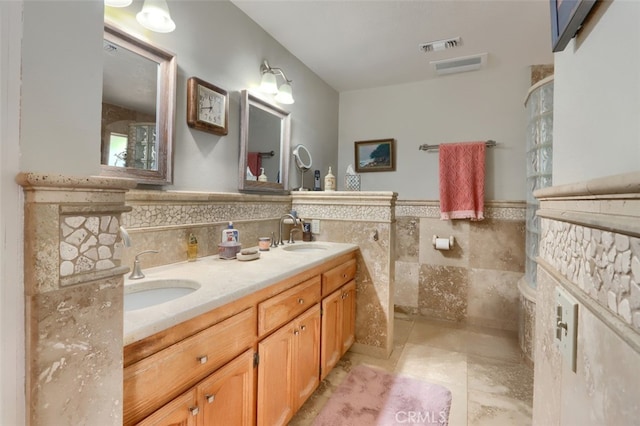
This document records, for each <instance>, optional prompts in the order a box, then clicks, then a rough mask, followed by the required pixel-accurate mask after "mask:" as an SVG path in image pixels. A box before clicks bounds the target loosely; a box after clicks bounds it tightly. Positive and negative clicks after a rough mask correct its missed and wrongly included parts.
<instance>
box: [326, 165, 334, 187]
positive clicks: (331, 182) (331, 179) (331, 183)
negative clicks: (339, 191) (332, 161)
mask: <svg viewBox="0 0 640 426" xmlns="http://www.w3.org/2000/svg"><path fill="white" fill-rule="evenodd" d="M324 190H325V191H335V190H336V177H335V176H334V175H333V173H331V166H329V173H327V175H326V176H325V177H324Z"/></svg>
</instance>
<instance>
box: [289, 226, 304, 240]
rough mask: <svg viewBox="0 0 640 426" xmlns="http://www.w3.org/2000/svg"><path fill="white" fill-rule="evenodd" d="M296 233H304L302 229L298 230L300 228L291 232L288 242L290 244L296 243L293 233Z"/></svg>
mask: <svg viewBox="0 0 640 426" xmlns="http://www.w3.org/2000/svg"><path fill="white" fill-rule="evenodd" d="M294 232H302V231H301V230H300V229H298V228H293V229H292V230H291V232H289V241H288V243H289V244H293V243H295V241H294V240H293V233H294Z"/></svg>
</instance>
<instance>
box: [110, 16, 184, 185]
mask: <svg viewBox="0 0 640 426" xmlns="http://www.w3.org/2000/svg"><path fill="white" fill-rule="evenodd" d="M103 49H104V52H103V55H104V64H103V84H102V126H101V144H100V164H101V166H100V167H101V175H103V176H114V177H126V178H133V179H136V180H137V181H138V183H141V184H151V185H166V184H171V183H172V182H173V133H174V123H175V104H176V75H177V61H176V56H175V55H174V54H173V53H170V52H167V51H166V50H164V49H161V48H159V47H157V46H154V45H152V44H150V43H148V42H146V41H143V40H141V39H138V38H137V37H134V36H132V35H130V34H128V33H127V32H126V31H124V30H122V29H120V28H118V27H117V26H115V25H113V24H111V23H105V26H104V42H103Z"/></svg>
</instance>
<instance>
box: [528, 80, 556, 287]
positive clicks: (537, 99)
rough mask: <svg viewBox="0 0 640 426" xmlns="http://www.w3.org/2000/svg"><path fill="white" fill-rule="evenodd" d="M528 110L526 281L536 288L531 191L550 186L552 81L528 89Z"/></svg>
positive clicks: (536, 222)
mask: <svg viewBox="0 0 640 426" xmlns="http://www.w3.org/2000/svg"><path fill="white" fill-rule="evenodd" d="M526 110H527V155H526V161H527V211H526V218H527V223H526V230H527V235H526V254H527V259H526V264H525V279H526V281H527V283H528V284H529V286H531V287H533V288H535V287H536V280H537V278H536V266H537V265H536V261H535V258H536V256H537V255H538V241H539V239H540V218H539V217H537V216H536V210H537V209H538V206H539V203H538V200H536V199H535V198H534V197H533V191H535V190H536V189H540V188H546V187H548V186H551V185H552V179H551V173H552V160H553V80H549V81H547V82H546V83H543V84H542V85H539V86H537V87H535V88H534V89H533V90H531V92H530V94H529V97H528V98H527V102H526Z"/></svg>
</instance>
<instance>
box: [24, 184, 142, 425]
mask: <svg viewBox="0 0 640 426" xmlns="http://www.w3.org/2000/svg"><path fill="white" fill-rule="evenodd" d="M17 181H18V183H19V184H20V185H22V187H23V190H24V193H25V205H24V238H25V244H24V287H25V312H26V324H25V328H26V359H27V365H26V387H27V416H28V417H27V422H28V424H33V425H37V424H51V425H53V424H118V423H121V422H122V341H123V338H122V302H123V292H122V288H123V287H122V285H123V278H122V274H124V273H125V272H126V271H127V268H126V267H123V266H122V265H121V254H122V249H121V243H120V236H119V234H118V228H119V223H120V218H121V214H122V213H123V212H125V211H126V210H127V207H126V206H125V203H124V194H125V192H126V190H127V189H128V188H130V187H131V186H132V185H131V182H130V181H127V180H123V179H104V178H72V177H64V176H56V175H42V174H30V173H24V174H20V175H19V176H18V177H17Z"/></svg>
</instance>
